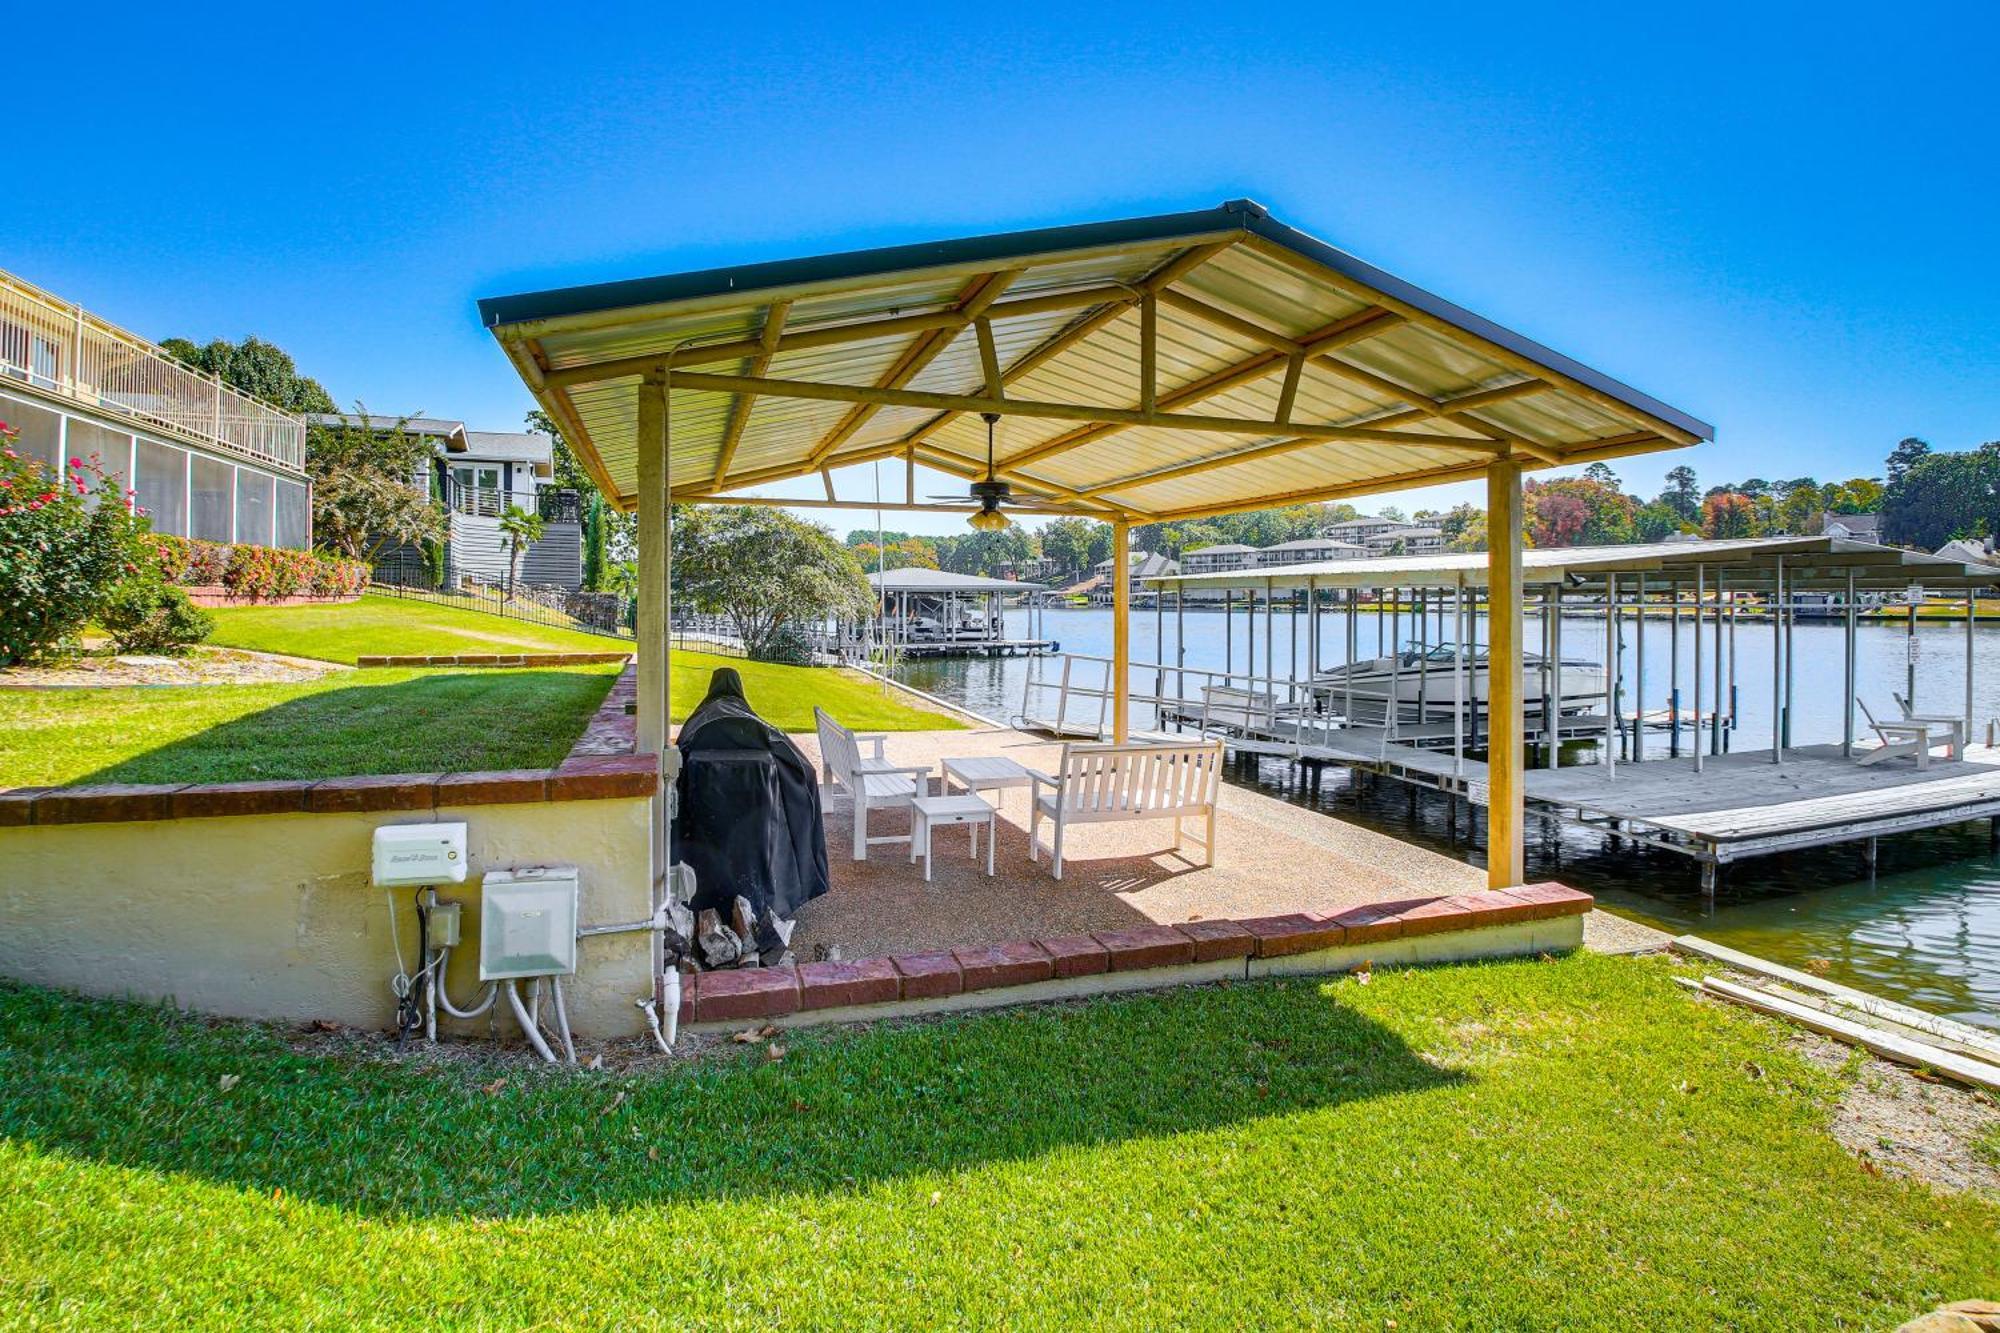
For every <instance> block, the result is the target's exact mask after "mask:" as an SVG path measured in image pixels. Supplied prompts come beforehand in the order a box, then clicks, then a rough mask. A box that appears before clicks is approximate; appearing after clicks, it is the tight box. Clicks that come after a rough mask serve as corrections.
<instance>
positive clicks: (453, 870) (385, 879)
mask: <svg viewBox="0 0 2000 1333" xmlns="http://www.w3.org/2000/svg"><path fill="white" fill-rule="evenodd" d="M372 866H373V870H374V876H375V887H376V888H378V889H403V888H415V887H417V886H420V885H424V884H463V883H464V882H465V825H463V824H385V825H383V826H382V827H381V828H378V829H376V830H375V855H374V858H373V861H372Z"/></svg>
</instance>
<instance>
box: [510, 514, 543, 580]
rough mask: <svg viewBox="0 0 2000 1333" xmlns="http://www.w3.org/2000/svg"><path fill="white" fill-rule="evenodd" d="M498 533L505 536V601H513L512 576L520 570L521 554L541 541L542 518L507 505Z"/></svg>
mask: <svg viewBox="0 0 2000 1333" xmlns="http://www.w3.org/2000/svg"><path fill="white" fill-rule="evenodd" d="M500 531H502V532H504V533H506V534H507V600H508V601H510V602H511V601H513V600H514V576H515V574H516V573H517V572H518V571H519V570H520V568H521V553H522V552H523V551H525V550H527V548H528V547H530V546H532V545H534V544H535V543H536V542H538V541H540V540H541V539H542V531H543V524H542V516H541V515H540V514H531V513H529V512H528V511H527V510H525V509H523V508H521V506H519V505H508V506H507V512H506V513H504V514H502V515H500Z"/></svg>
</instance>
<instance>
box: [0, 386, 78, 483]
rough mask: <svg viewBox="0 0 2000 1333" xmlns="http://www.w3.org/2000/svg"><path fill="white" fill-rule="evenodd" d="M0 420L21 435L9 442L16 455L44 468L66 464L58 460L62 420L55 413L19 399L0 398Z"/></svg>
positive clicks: (64, 461) (63, 460)
mask: <svg viewBox="0 0 2000 1333" xmlns="http://www.w3.org/2000/svg"><path fill="white" fill-rule="evenodd" d="M0 421H4V422H6V423H7V424H8V425H9V426H12V427H13V428H14V429H15V430H17V431H20V432H21V435H20V438H19V439H17V440H15V441H14V443H13V448H14V451H15V452H16V453H19V454H22V455H24V456H26V457H28V458H32V459H34V460H35V461H36V462H38V463H41V464H43V465H44V466H46V467H61V466H62V464H63V463H66V462H68V461H69V460H67V459H64V458H62V457H61V454H62V418H61V417H60V416H58V415H57V414H56V413H54V412H51V411H49V410H48V409H47V408H45V407H36V406H35V405H34V404H32V403H25V402H22V401H21V400H20V399H19V398H0Z"/></svg>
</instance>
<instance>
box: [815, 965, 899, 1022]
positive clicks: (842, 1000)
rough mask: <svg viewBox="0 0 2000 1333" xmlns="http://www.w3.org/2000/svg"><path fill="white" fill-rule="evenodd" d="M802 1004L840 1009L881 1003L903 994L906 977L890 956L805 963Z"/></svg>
mask: <svg viewBox="0 0 2000 1333" xmlns="http://www.w3.org/2000/svg"><path fill="white" fill-rule="evenodd" d="M798 973H799V1007H800V1008H801V1009H837V1008H839V1007H841V1006H843V1005H850V1004H881V1003H884V1002H886V1001H889V1000H900V999H901V998H903V988H902V978H901V977H899V976H897V975H896V966H895V964H894V963H891V962H890V961H889V960H888V959H887V958H864V959H862V960H861V961H860V962H858V963H839V962H826V963H801V964H800V965H799V968H798Z"/></svg>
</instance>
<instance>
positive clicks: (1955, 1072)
mask: <svg viewBox="0 0 2000 1333" xmlns="http://www.w3.org/2000/svg"><path fill="white" fill-rule="evenodd" d="M1701 988H1702V989H1703V990H1704V991H1706V992H1708V993H1709V994H1712V995H1718V996H1720V997H1722V998H1723V999H1726V1000H1732V1001H1734V1002H1735V1003H1737V1004H1740V1005H1743V1006H1744V1007H1746V1008H1750V1009H1756V1010H1758V1011H1759V1012H1762V1013H1766V1014H1771V1015H1773V1016H1775V1017H1778V1018H1786V1019H1790V1020H1791V1021H1792V1022H1794V1023H1797V1024H1798V1025H1799V1026H1801V1027H1806V1028H1811V1029H1812V1030H1813V1031H1814V1032H1819V1033H1823V1034H1825V1035H1826V1036H1829V1037H1833V1038H1835V1039H1836V1040H1839V1041H1843V1042H1846V1043H1847V1044H1848V1045H1850V1046H1859V1047H1861V1048H1862V1049H1863V1050H1868V1051H1873V1052H1874V1053H1875V1054H1877V1055H1879V1056H1881V1057H1883V1058H1884V1059H1887V1060H1894V1061H1896V1062H1897V1063H1898V1064H1906V1065H1913V1066H1916V1067H1918V1068H1922V1069H1931V1070H1935V1071H1936V1072H1938V1073H1940V1074H1943V1075H1945V1076H1947V1077H1949V1078H1952V1079H1956V1080H1957V1081H1958V1082H1960V1083H1965V1084H1969V1085H1971V1086H1973V1087H1976V1088H1985V1089H1987V1090H1988V1091H1994V1092H2000V1065H1992V1064H1988V1063H1986V1062H1985V1061H1984V1060H1975V1059H1973V1058H1971V1057H1970V1056H1965V1055H1960V1054H1958V1053H1957V1052H1954V1051H1947V1050H1945V1049H1944V1048H1943V1047H1940V1046H1933V1045H1931V1044H1930V1043H1929V1042H1922V1041H1917V1040H1915V1039H1914V1038H1911V1037H1903V1036H1898V1035H1896V1034H1895V1033H1891V1032H1885V1031H1883V1030H1882V1029H1881V1028H1878V1027H1873V1026H1871V1025H1869V1024H1867V1023H1858V1022H1856V1021H1854V1020H1853V1019H1850V1018H1841V1017H1838V1016H1836V1015H1833V1014H1829V1013H1825V1012H1822V1011H1821V1010H1818V1009H1814V1008H1812V1007H1810V1006H1808V1005H1803V1004H1798V1003H1796V1002H1794V1001H1791V1000H1787V999H1785V998H1784V997H1782V996H1778V995H1773V994H1771V993H1770V992H1769V991H1761V990H1757V989H1755V988H1753V987H1750V986H1739V985H1737V984H1736V983H1735V982H1733V981H1724V980H1722V979H1721V978H1719V977H1703V978H1702V982H1701Z"/></svg>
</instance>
